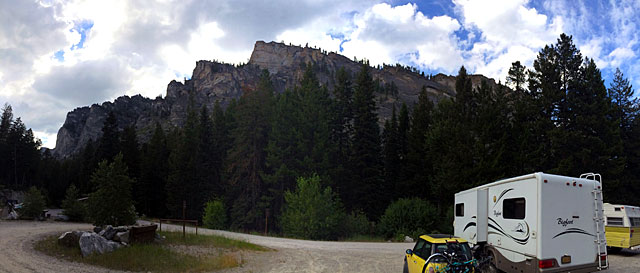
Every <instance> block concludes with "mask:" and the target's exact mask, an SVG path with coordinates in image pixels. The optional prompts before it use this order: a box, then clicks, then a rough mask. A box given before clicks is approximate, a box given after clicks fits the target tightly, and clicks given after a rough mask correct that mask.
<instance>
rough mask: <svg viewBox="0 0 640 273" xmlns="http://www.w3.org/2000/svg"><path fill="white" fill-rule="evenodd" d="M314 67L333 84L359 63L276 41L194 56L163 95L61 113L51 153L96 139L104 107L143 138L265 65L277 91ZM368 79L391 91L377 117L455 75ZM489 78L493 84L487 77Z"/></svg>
mask: <svg viewBox="0 0 640 273" xmlns="http://www.w3.org/2000/svg"><path fill="white" fill-rule="evenodd" d="M308 63H309V64H311V65H313V67H314V70H315V72H316V75H317V77H318V80H319V81H320V83H321V84H323V85H326V86H327V87H328V88H329V90H332V89H333V85H334V75H335V72H336V71H337V70H338V69H339V68H340V67H344V68H345V69H346V70H347V71H349V72H351V73H352V74H355V73H357V72H358V71H359V69H360V66H361V64H360V63H358V62H354V61H352V60H350V59H348V58H346V57H344V56H342V55H338V54H336V53H329V52H325V51H322V50H319V49H314V48H308V47H298V46H288V45H285V44H282V43H275V42H270V43H265V42H262V41H258V42H256V44H255V47H254V50H253V53H252V54H251V58H250V60H249V62H248V63H247V64H245V65H239V66H234V65H230V64H223V63H217V62H211V61H198V62H197V63H196V67H195V68H194V70H193V75H192V77H191V79H189V80H185V82H177V81H171V82H170V83H169V85H168V86H167V93H166V96H165V97H164V98H161V97H158V98H155V99H148V98H144V97H142V96H140V95H137V96H133V97H128V96H123V97H120V98H118V99H116V100H115V101H114V102H104V103H102V104H94V105H91V106H86V107H80V108H76V109H75V110H73V111H71V112H69V113H68V114H67V117H66V120H65V122H64V124H63V126H62V128H60V130H59V131H58V138H57V142H56V148H55V149H54V150H53V154H54V155H55V156H57V157H58V158H64V157H67V156H69V155H72V154H74V153H77V152H78V151H80V150H81V149H82V148H83V147H84V145H85V144H86V143H87V141H89V140H90V139H93V140H96V139H98V138H99V137H100V136H101V134H102V131H101V129H102V125H103V123H104V120H105V119H106V117H107V114H108V113H109V111H113V112H114V113H115V114H116V117H117V120H118V126H119V127H120V128H121V129H123V128H125V127H128V126H135V128H136V130H137V132H138V133H139V136H140V139H141V141H143V142H144V141H146V140H147V139H148V138H149V137H150V135H151V132H152V131H153V128H154V126H155V123H156V122H159V123H160V124H161V125H162V126H163V128H165V129H168V128H171V127H176V126H182V124H183V123H184V121H185V119H186V112H187V106H188V105H189V101H190V100H193V102H194V104H195V106H196V107H198V108H199V107H201V106H203V105H206V106H207V107H208V108H209V109H211V108H212V107H213V105H214V104H215V102H216V101H219V102H220V103H221V105H222V106H226V105H228V103H229V102H230V101H231V100H233V99H235V98H238V97H240V96H241V95H242V94H243V92H244V91H247V90H254V89H255V88H256V86H257V83H258V80H259V75H260V72H261V71H262V69H267V70H268V71H269V72H270V74H271V79H272V81H273V84H274V86H275V89H276V91H277V92H283V91H284V90H286V89H287V88H293V87H294V86H295V85H296V84H297V83H298V82H299V81H300V79H301V78H302V75H303V72H304V68H305V65H306V64H308ZM371 74H372V76H373V78H374V79H378V80H379V82H380V84H391V83H394V84H395V86H397V91H398V92H397V94H396V95H393V96H390V95H385V94H382V93H379V94H376V95H377V102H378V114H379V116H380V120H381V122H382V121H383V120H384V119H387V118H388V117H389V116H390V115H391V109H392V107H393V105H396V106H397V107H398V106H399V105H400V104H401V103H402V102H404V103H407V105H409V106H411V105H413V104H414V103H415V102H416V101H417V98H418V93H419V92H420V90H421V88H422V86H425V87H426V89H427V92H428V93H429V96H430V99H431V100H433V101H436V102H437V101H438V100H440V99H442V98H445V97H450V96H453V95H454V94H455V91H454V86H455V77H453V76H446V75H442V74H438V75H436V76H434V77H432V78H431V79H429V78H428V77H425V76H422V75H420V74H419V73H416V72H414V71H411V70H409V69H406V68H404V67H401V66H384V67H377V68H372V69H371ZM482 79H487V78H485V77H484V76H481V75H473V76H472V80H473V82H474V84H479V83H480V81H481V80H482ZM488 80H489V82H490V83H492V84H495V82H494V81H493V80H491V79H488Z"/></svg>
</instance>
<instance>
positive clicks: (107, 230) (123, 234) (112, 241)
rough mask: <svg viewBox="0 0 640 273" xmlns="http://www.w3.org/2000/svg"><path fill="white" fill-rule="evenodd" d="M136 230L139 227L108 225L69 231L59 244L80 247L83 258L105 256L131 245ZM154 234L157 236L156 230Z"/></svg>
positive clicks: (64, 234)
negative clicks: (90, 229) (89, 229)
mask: <svg viewBox="0 0 640 273" xmlns="http://www.w3.org/2000/svg"><path fill="white" fill-rule="evenodd" d="M134 228H139V227H134V226H118V227H113V226H110V225H107V226H105V227H95V228H94V229H93V231H68V232H65V233H63V234H62V235H60V237H58V243H59V244H61V245H64V246H67V247H79V248H80V252H82V256H83V257H87V256H89V255H91V254H93V253H98V254H104V253H108V252H111V251H114V250H116V249H118V248H121V247H124V246H127V245H129V242H130V237H131V236H130V234H131V230H132V229H134ZM147 229H148V228H147ZM153 233H154V234H155V228H154V229H153ZM153 237H155V235H154V236H153ZM153 237H152V238H153Z"/></svg>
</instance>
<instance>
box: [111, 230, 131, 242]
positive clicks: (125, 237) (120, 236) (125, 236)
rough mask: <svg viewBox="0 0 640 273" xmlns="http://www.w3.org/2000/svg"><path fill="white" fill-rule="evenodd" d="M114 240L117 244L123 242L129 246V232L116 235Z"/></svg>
mask: <svg viewBox="0 0 640 273" xmlns="http://www.w3.org/2000/svg"><path fill="white" fill-rule="evenodd" d="M113 240H114V241H116V242H121V243H125V244H128V243H129V231H123V232H118V233H116V235H115V236H113Z"/></svg>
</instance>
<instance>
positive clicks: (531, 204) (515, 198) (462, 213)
mask: <svg viewBox="0 0 640 273" xmlns="http://www.w3.org/2000/svg"><path fill="white" fill-rule="evenodd" d="M454 234H455V236H458V237H461V238H464V239H466V240H468V241H469V242H470V243H471V244H473V245H474V246H476V248H477V249H478V250H477V251H479V253H481V255H482V256H484V257H486V258H487V259H490V260H491V262H490V265H491V266H490V269H494V270H495V269H500V270H503V271H506V272H592V271H597V270H602V269H605V268H607V266H608V260H607V252H606V239H605V233H604V221H603V216H602V183H601V180H600V175H597V174H586V175H583V176H581V177H580V178H576V177H567V176H559V175H551V174H545V173H534V174H530V175H524V176H520V177H515V178H510V179H505V180H500V181H497V182H493V183H490V184H486V185H482V186H479V187H476V188H473V189H469V190H466V191H462V192H459V193H457V194H456V195H455V220H454Z"/></svg>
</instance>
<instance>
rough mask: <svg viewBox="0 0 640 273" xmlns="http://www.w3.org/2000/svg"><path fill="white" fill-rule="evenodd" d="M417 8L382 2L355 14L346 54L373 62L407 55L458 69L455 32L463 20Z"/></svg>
mask: <svg viewBox="0 0 640 273" xmlns="http://www.w3.org/2000/svg"><path fill="white" fill-rule="evenodd" d="M417 8H418V7H417V6H416V5H415V4H406V5H403V6H396V7H392V6H390V5H389V4H385V3H383V4H377V5H374V6H373V7H371V8H370V9H367V10H365V11H364V12H363V13H361V14H356V15H355V17H354V30H353V32H352V33H351V35H350V36H349V37H348V41H347V42H345V43H344V44H343V45H342V46H343V48H344V51H343V54H344V55H345V56H348V57H352V56H357V57H358V58H360V59H361V58H367V59H369V60H370V61H371V63H372V64H374V65H375V64H382V63H387V64H394V63H395V62H397V61H399V60H401V59H405V60H406V61H409V62H412V64H414V65H419V66H422V67H428V68H431V69H442V70H444V72H447V73H452V72H453V71H456V70H457V68H459V67H460V65H461V64H462V62H463V59H462V56H461V52H460V51H459V50H458V45H457V38H456V37H455V35H454V32H455V31H456V30H458V29H459V28H460V24H459V23H458V21H457V20H456V19H454V18H451V17H449V16H437V17H433V18H428V17H426V16H425V15H424V14H423V13H422V12H420V11H418V10H417Z"/></svg>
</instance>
